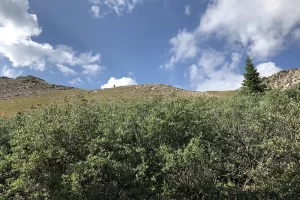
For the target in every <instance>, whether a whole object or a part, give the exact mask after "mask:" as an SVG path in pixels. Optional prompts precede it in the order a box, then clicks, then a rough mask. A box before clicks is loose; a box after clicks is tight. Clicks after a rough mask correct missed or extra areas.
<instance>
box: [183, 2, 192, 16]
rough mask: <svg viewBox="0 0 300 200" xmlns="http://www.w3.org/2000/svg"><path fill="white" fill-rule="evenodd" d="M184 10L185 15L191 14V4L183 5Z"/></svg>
mask: <svg viewBox="0 0 300 200" xmlns="http://www.w3.org/2000/svg"><path fill="white" fill-rule="evenodd" d="M184 8H185V10H184V13H185V14H186V15H187V16H190V15H191V6H190V5H187V6H185V7H184Z"/></svg>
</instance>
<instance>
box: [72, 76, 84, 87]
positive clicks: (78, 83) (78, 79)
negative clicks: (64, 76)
mask: <svg viewBox="0 0 300 200" xmlns="http://www.w3.org/2000/svg"><path fill="white" fill-rule="evenodd" d="M69 83H70V84H72V85H81V84H82V83H83V81H82V80H81V78H80V77H76V78H74V79H73V80H71V81H69Z"/></svg>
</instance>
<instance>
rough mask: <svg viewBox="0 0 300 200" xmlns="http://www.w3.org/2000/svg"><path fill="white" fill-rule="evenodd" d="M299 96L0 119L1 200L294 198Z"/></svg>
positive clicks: (88, 107) (299, 156)
mask: <svg viewBox="0 0 300 200" xmlns="http://www.w3.org/2000/svg"><path fill="white" fill-rule="evenodd" d="M299 94H300V92H299V89H298V88H295V89H291V90H288V91H286V92H279V91H272V92H267V93H266V94H264V95H257V94H256V95H251V96H243V95H237V96H234V97H230V98H212V97H210V98H204V97H202V98H198V99H190V100H184V99H176V98H173V99H163V98H157V99H154V100H145V101H139V102H124V103H122V104H108V103H101V102H92V101H86V100H85V99H84V97H81V98H80V99H79V101H78V103H77V104H75V105H73V104H68V105H67V106H65V107H63V108H57V107H55V106H52V107H51V108H47V109H43V110H41V111H35V112H32V113H20V114H18V115H17V116H16V117H14V118H11V119H2V120H0V159H1V160H0V199H62V200H64V199H73V200H77V199H78V200H81V199H299V198H300V141H299V139H300V130H299V129H300V102H299V99H300V98H299V97H300V95H299Z"/></svg>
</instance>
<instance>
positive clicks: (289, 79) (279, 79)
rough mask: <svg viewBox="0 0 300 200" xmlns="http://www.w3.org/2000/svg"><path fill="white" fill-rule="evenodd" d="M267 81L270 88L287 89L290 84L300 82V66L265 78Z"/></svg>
mask: <svg viewBox="0 0 300 200" xmlns="http://www.w3.org/2000/svg"><path fill="white" fill-rule="evenodd" d="M265 83H266V85H267V86H268V87H269V88H278V89H285V88H288V87H290V86H293V85H296V84H300V68H295V69H290V70H283V71H280V72H277V73H275V74H273V75H272V76H270V77H268V78H265Z"/></svg>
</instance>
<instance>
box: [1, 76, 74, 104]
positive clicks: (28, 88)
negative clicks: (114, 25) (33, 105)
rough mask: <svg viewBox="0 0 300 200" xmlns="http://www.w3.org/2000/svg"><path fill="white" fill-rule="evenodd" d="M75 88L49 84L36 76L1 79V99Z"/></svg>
mask: <svg viewBox="0 0 300 200" xmlns="http://www.w3.org/2000/svg"><path fill="white" fill-rule="evenodd" d="M69 89H74V88H73V87H67V86H61V85H55V84H49V83H47V82H46V81H45V80H43V79H40V78H38V77H35V76H19V77H17V78H15V79H13V78H8V77H4V76H2V77H0V99H7V98H12V97H15V96H28V95H33V94H39V93H43V92H49V91H53V90H69Z"/></svg>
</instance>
